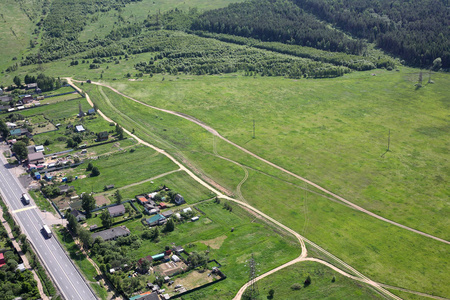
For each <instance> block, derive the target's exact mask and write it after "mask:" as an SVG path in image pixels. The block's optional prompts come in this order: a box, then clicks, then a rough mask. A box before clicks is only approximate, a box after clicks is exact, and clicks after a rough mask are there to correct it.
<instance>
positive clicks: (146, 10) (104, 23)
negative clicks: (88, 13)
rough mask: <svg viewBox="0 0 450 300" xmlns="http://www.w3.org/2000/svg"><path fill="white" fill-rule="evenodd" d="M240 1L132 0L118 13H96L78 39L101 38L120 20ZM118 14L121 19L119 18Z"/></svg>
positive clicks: (208, 7) (144, 17) (217, 6)
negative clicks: (134, 0) (133, 0)
mask: <svg viewBox="0 0 450 300" xmlns="http://www.w3.org/2000/svg"><path fill="white" fill-rule="evenodd" d="M234 2H241V0H212V1H202V0H188V1H181V0H168V1H153V0H143V1H140V2H132V3H131V4H130V5H127V6H126V7H125V8H123V9H122V10H121V11H120V13H118V12H117V11H115V10H112V11H109V12H101V13H98V14H97V16H98V17H97V18H95V21H94V22H91V23H90V24H88V25H87V26H86V28H85V29H84V30H83V31H82V32H81V34H80V41H88V40H89V39H93V38H95V37H99V38H103V37H105V36H106V35H107V34H109V33H110V32H111V30H113V29H114V28H115V27H116V26H117V24H121V23H122V22H123V23H124V24H126V23H127V22H131V23H137V22H142V21H144V20H145V19H146V18H147V16H148V15H153V14H157V13H164V12H166V11H168V10H172V9H179V10H188V9H191V8H198V9H200V10H209V9H215V8H222V7H225V6H227V5H228V4H230V3H234ZM119 16H120V17H121V19H122V20H123V21H121V20H120V19H119Z"/></svg>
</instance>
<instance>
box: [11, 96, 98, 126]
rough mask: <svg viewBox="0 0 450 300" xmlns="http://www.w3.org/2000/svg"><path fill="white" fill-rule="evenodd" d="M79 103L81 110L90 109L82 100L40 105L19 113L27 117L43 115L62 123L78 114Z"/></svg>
mask: <svg viewBox="0 0 450 300" xmlns="http://www.w3.org/2000/svg"><path fill="white" fill-rule="evenodd" d="M79 103H81V109H82V110H83V111H84V112H87V111H88V109H90V108H91V107H90V105H89V103H87V101H86V100H85V99H84V98H80V101H64V102H59V103H54V104H47V105H41V106H38V107H35V108H32V109H27V110H24V111H21V112H20V114H21V115H23V116H25V117H27V116H31V115H37V114H44V115H45V116H46V117H47V118H48V119H50V120H53V121H54V122H56V121H63V120H64V119H66V118H70V117H74V116H76V115H77V114H78V112H79Z"/></svg>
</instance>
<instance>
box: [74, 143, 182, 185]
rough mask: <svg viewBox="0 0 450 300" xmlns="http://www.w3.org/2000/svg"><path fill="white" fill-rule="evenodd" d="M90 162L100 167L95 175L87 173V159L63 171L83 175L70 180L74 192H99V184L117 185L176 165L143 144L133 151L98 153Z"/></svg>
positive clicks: (152, 174)
mask: <svg viewBox="0 0 450 300" xmlns="http://www.w3.org/2000/svg"><path fill="white" fill-rule="evenodd" d="M90 162H92V164H93V165H94V166H95V167H98V169H99V170H100V175H99V176H96V177H89V176H88V175H89V174H90V173H91V172H90V171H86V167H87V165H88V162H87V161H86V162H84V163H83V164H81V165H80V166H78V167H76V168H75V169H71V170H69V171H68V172H67V175H73V176H81V175H86V176H87V177H86V178H83V179H78V180H75V181H73V182H72V183H71V185H73V186H74V187H75V189H76V190H77V192H78V193H81V192H88V191H94V192H101V191H103V187H104V186H105V185H109V184H114V185H115V186H116V188H118V187H121V186H124V185H127V184H131V183H134V182H139V181H142V180H145V179H147V178H150V177H153V176H155V175H158V174H162V173H165V172H167V171H171V170H174V169H175V168H176V166H175V165H174V164H173V163H172V162H171V161H170V160H169V159H168V158H166V157H165V156H163V155H162V154H158V153H157V152H155V151H154V150H151V149H150V148H147V147H136V148H135V151H134V152H130V151H129V150H128V151H127V150H126V151H122V152H118V153H113V154H111V155H109V156H101V157H100V158H99V159H98V160H91V161H90Z"/></svg>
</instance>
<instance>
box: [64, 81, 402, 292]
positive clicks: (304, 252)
mask: <svg viewBox="0 0 450 300" xmlns="http://www.w3.org/2000/svg"><path fill="white" fill-rule="evenodd" d="M66 79H67V80H68V82H69V84H71V85H72V86H73V87H74V88H76V89H77V90H78V91H80V93H82V91H81V89H79V88H78V87H77V86H75V85H74V84H73V83H72V80H71V79H70V78H66ZM94 84H97V85H102V84H99V83H94ZM103 86H106V85H103ZM106 87H108V88H110V89H111V90H113V91H115V92H116V93H118V94H120V95H122V96H124V97H126V98H129V99H131V100H133V101H136V102H138V103H140V104H142V105H145V106H148V107H151V108H154V109H157V110H160V111H164V112H167V113H170V114H173V115H177V116H180V117H183V118H185V119H188V120H190V121H192V122H195V123H197V124H199V125H200V126H202V127H204V128H205V129H207V128H210V127H209V126H206V125H205V124H203V123H202V122H200V121H198V120H196V119H194V118H190V117H187V116H185V115H183V114H180V113H176V112H172V111H168V110H164V109H160V108H156V107H152V106H150V105H147V104H145V103H142V102H140V101H138V100H135V99H133V98H130V97H128V96H126V95H124V94H122V93H120V92H118V91H117V90H115V89H113V88H111V87H109V86H106ZM84 95H85V96H86V100H87V101H88V103H89V104H90V105H91V106H94V105H93V103H92V101H91V99H90V98H89V95H88V94H84ZM97 113H98V114H99V115H100V116H102V117H103V118H104V119H105V120H107V121H108V122H112V123H115V122H114V121H113V120H111V119H110V118H108V117H107V116H106V115H104V114H103V113H102V112H101V111H100V110H97ZM123 129H124V131H125V132H126V133H127V134H128V135H130V136H132V137H133V138H135V139H136V140H137V141H138V142H139V143H141V144H143V145H146V146H148V147H150V148H152V149H154V150H155V151H157V152H159V153H161V154H163V155H165V156H166V157H168V158H169V159H170V160H171V161H173V162H174V163H175V164H176V165H177V166H179V168H180V170H183V171H185V172H186V173H188V175H189V176H191V177H192V178H193V179H194V180H195V181H197V182H198V183H199V184H201V185H203V186H204V187H206V188H207V189H209V190H210V191H212V192H213V193H215V194H216V195H217V197H218V198H222V199H227V200H229V201H233V202H235V203H237V204H239V205H240V206H243V207H245V208H247V209H249V210H251V211H253V212H255V213H256V214H258V215H260V216H261V217H263V218H265V219H266V220H267V221H270V222H272V223H273V224H275V225H277V226H278V227H280V228H282V229H284V230H285V231H287V232H289V233H291V234H292V235H293V236H294V237H296V238H297V240H298V241H299V243H300V245H301V254H300V256H299V257H297V258H296V259H294V260H292V261H289V262H287V263H285V264H283V265H281V266H279V267H277V268H275V269H272V270H271V271H268V272H266V273H264V274H262V275H260V276H259V277H257V278H256V280H259V279H261V278H264V277H266V276H269V275H271V274H273V273H275V272H277V271H279V270H281V269H283V268H286V267H288V266H290V265H293V264H295V263H297V262H301V261H305V260H309V261H316V262H319V263H322V264H324V265H326V266H328V267H330V268H332V269H333V270H336V271H337V272H339V273H340V274H342V275H344V276H346V277H349V278H352V279H355V280H358V281H361V282H364V283H367V284H369V285H371V286H373V287H374V288H375V289H376V290H378V291H379V292H381V293H382V294H384V295H386V296H388V297H390V298H393V299H396V300H401V298H399V297H397V296H395V295H394V294H392V293H391V292H389V291H388V290H386V289H385V288H383V287H382V286H381V285H380V284H379V283H377V282H375V281H373V280H370V279H369V278H368V277H366V276H364V275H363V274H361V273H360V272H358V271H357V270H355V269H354V268H353V267H351V266H350V265H348V264H346V263H345V262H343V261H342V260H340V259H339V258H337V257H335V256H334V255H332V254H331V253H329V252H327V251H326V250H324V249H323V248H321V247H319V246H318V245H316V244H315V243H313V242H311V241H309V240H308V239H306V238H304V237H303V236H302V235H300V234H299V233H297V232H296V231H294V230H293V229H291V228H289V227H287V226H285V225H283V224H282V223H280V222H278V221H277V220H275V219H273V218H272V217H270V216H268V215H266V214H265V213H263V212H261V211H259V210H258V209H256V208H254V207H253V206H251V205H249V204H248V203H245V202H243V201H240V200H237V199H234V198H231V197H229V196H227V195H224V194H223V193H221V192H219V191H218V190H217V189H215V188H214V187H212V186H210V185H209V184H207V183H206V182H205V181H203V180H202V179H200V178H199V177H198V176H196V175H195V174H194V173H193V172H191V171H190V170H189V169H187V168H186V167H185V166H184V165H182V164H181V163H180V162H178V161H177V160H176V159H175V158H174V157H173V156H172V155H170V154H169V153H167V152H165V151H164V150H162V149H159V148H158V147H156V146H154V145H151V144H150V143H147V142H145V141H143V140H142V139H140V138H138V137H137V136H135V135H134V134H132V133H131V132H130V131H128V130H127V129H125V128H123ZM207 130H208V129H207ZM208 131H209V132H211V133H213V134H214V135H216V136H218V137H219V138H221V139H223V140H225V141H227V142H229V143H230V144H232V145H235V146H236V147H238V148H239V149H241V150H243V151H244V152H246V153H249V154H250V155H252V156H254V157H256V158H258V159H260V160H262V161H264V162H267V163H268V164H269V165H274V164H273V163H271V162H269V161H266V160H265V159H263V158H260V157H259V156H257V155H255V154H252V153H251V152H249V151H248V150H246V149H244V148H242V147H240V146H238V145H236V144H234V143H232V142H231V141H228V140H227V139H225V138H223V137H222V136H220V135H219V134H218V133H217V131H215V130H214V129H212V128H210V130H208ZM274 166H276V165H274ZM276 168H278V169H280V170H284V169H283V168H281V167H278V166H276ZM285 172H286V173H288V174H293V173H291V172H289V171H287V170H285ZM293 175H295V174H293ZM297 176H298V175H295V176H294V177H297ZM298 177H300V176H298ZM300 178H301V177H300ZM325 191H326V190H325ZM329 193H331V192H329ZM330 195H334V194H332V193H331V194H330ZM350 203H351V202H350ZM352 206H353V205H352ZM305 241H306V242H308V243H309V244H310V245H312V246H313V247H314V248H316V249H317V250H319V251H321V252H323V253H324V254H326V255H327V256H328V257H330V258H332V259H333V260H334V261H336V262H337V263H338V264H340V265H342V266H344V267H346V268H347V269H349V270H351V271H352V272H354V273H355V274H357V275H358V276H359V277H356V276H353V275H350V274H348V273H346V272H345V271H342V270H341V269H339V268H338V267H336V266H334V265H333V264H330V263H328V262H325V261H322V260H319V259H315V258H307V255H308V251H307V249H306V245H305ZM248 285H249V283H247V284H245V285H244V286H242V288H241V289H240V290H239V292H238V293H237V295H236V296H235V298H234V299H241V297H242V294H243V292H244V291H245V289H246V288H247V286H248Z"/></svg>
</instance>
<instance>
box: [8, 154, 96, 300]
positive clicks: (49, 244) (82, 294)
mask: <svg viewBox="0 0 450 300" xmlns="http://www.w3.org/2000/svg"><path fill="white" fill-rule="evenodd" d="M0 156H1V158H0V191H1V194H2V196H3V199H4V200H6V203H7V204H8V207H9V209H10V212H12V213H13V215H14V217H15V219H16V221H17V222H19V224H20V227H21V229H22V232H23V233H25V234H26V235H27V237H28V239H29V240H30V242H31V243H32V244H33V246H34V248H35V249H36V250H37V252H38V255H39V257H40V258H41V260H42V261H43V262H44V264H45V266H46V267H47V270H48V271H49V272H50V273H51V276H52V277H53V280H54V281H55V282H56V284H57V286H58V288H59V290H60V291H61V293H62V294H63V297H64V298H65V299H74V300H78V299H81V300H89V299H97V297H96V296H95V295H94V294H93V293H92V291H91V290H90V289H89V287H88V285H87V283H86V282H85V281H84V279H83V278H82V276H81V275H80V273H78V271H77V270H76V268H75V266H74V265H73V264H72V262H71V261H70V259H69V258H68V257H67V255H66V254H65V252H64V251H63V249H62V248H61V246H60V245H59V243H58V242H57V241H56V240H55V237H51V238H46V236H45V233H44V232H42V226H43V224H44V221H43V220H42V218H41V215H40V214H39V211H38V208H36V206H35V205H34V203H33V201H31V203H30V204H28V205H24V204H23V203H22V201H21V196H22V193H24V192H26V191H25V190H24V189H23V188H22V186H21V185H20V184H19V181H18V179H17V178H16V177H15V176H13V174H11V172H10V170H8V168H7V167H6V166H5V163H6V161H5V159H4V157H3V155H2V154H0Z"/></svg>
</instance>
